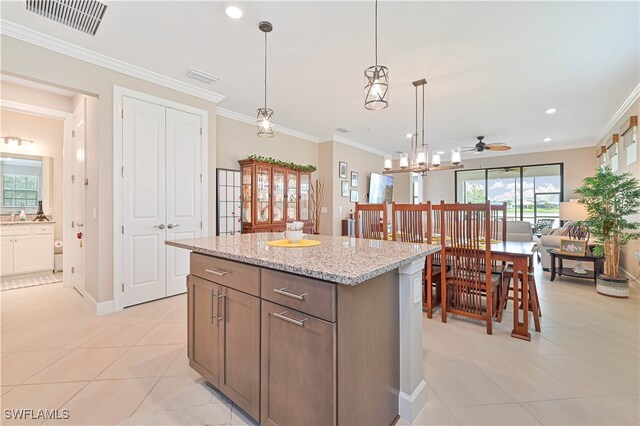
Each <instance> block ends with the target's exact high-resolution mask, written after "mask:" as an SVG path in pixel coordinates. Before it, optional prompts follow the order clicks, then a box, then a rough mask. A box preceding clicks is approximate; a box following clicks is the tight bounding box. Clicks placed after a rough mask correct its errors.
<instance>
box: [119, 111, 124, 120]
mask: <svg viewBox="0 0 640 426" xmlns="http://www.w3.org/2000/svg"><path fill="white" fill-rule="evenodd" d="M120 118H124V109H121V110H120Z"/></svg>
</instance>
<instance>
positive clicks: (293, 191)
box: [287, 172, 298, 221]
mask: <svg viewBox="0 0 640 426" xmlns="http://www.w3.org/2000/svg"><path fill="white" fill-rule="evenodd" d="M293 220H298V173H297V172H288V173H287V221H293Z"/></svg>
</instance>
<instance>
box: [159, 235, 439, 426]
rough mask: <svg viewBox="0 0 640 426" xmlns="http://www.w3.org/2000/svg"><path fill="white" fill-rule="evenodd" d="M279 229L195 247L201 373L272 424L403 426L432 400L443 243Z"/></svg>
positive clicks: (196, 351)
mask: <svg viewBox="0 0 640 426" xmlns="http://www.w3.org/2000/svg"><path fill="white" fill-rule="evenodd" d="M281 235H282V234H280V233H257V234H243V235H233V236H221V237H208V238H195V239H186V240H176V241H167V242H166V244H168V245H171V246H174V247H179V248H183V249H186V250H190V251H191V252H192V253H191V266H190V274H189V276H188V277H187V289H188V291H187V298H188V351H187V352H188V357H189V364H190V366H191V367H192V368H193V369H195V370H196V371H197V372H198V373H199V374H201V375H202V376H203V377H204V378H205V379H206V380H207V381H208V382H209V383H210V384H211V385H213V386H214V387H215V388H217V389H219V390H220V391H221V392H222V393H223V394H225V395H226V396H228V397H229V398H230V399H231V400H233V401H234V402H235V403H236V404H237V405H238V406H239V407H241V408H242V409H243V410H245V411H246V412H247V413H248V414H249V415H251V416H252V417H253V418H254V419H256V420H259V421H260V423H261V424H270V425H279V424H314V425H319V424H349V425H352V424H370V425H373V424H386V425H388V424H392V423H393V422H395V421H396V420H397V417H398V415H400V416H402V417H403V418H404V419H406V420H407V421H412V420H413V419H414V418H415V417H416V416H417V414H418V413H419V411H420V410H421V409H422V407H423V405H424V404H425V402H426V383H425V382H424V378H423V375H422V350H423V346H422V309H421V308H422V303H421V302H422V269H423V267H424V259H425V256H427V255H429V254H431V253H434V252H435V251H437V250H439V246H434V245H427V244H410V243H399V242H392V241H377V240H365V239H353V238H349V237H328V236H312V238H313V239H317V240H320V241H321V244H320V245H318V246H314V247H304V248H283V247H272V246H268V245H267V244H266V242H267V241H269V240H275V239H280V238H281Z"/></svg>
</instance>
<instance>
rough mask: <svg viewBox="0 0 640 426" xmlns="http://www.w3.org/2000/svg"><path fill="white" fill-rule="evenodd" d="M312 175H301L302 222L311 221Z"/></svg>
mask: <svg viewBox="0 0 640 426" xmlns="http://www.w3.org/2000/svg"><path fill="white" fill-rule="evenodd" d="M310 192H311V175H309V174H307V173H300V220H302V221H305V222H307V221H309V219H311V214H310V213H311V212H310V208H311V203H310Z"/></svg>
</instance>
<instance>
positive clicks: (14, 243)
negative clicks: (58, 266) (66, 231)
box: [0, 223, 53, 275]
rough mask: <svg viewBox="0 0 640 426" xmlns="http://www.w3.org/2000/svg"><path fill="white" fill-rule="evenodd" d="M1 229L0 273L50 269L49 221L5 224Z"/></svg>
mask: <svg viewBox="0 0 640 426" xmlns="http://www.w3.org/2000/svg"><path fill="white" fill-rule="evenodd" d="M0 229H1V230H0V240H1V244H2V251H1V252H0V256H1V257H2V265H1V267H0V275H12V274H27V273H31V272H43V271H49V272H51V271H53V224H52V223H43V224H33V223H31V224H19V225H4V226H2V228H0Z"/></svg>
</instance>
